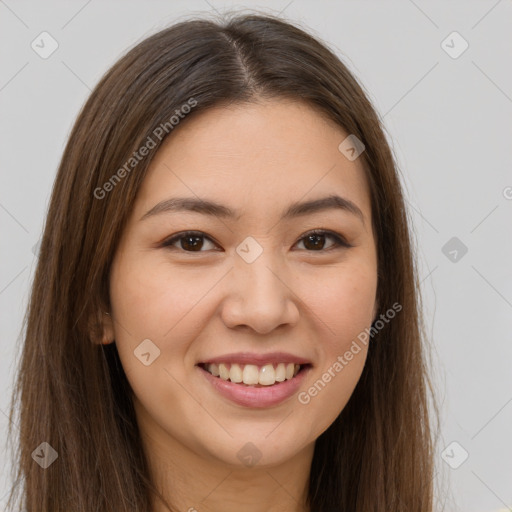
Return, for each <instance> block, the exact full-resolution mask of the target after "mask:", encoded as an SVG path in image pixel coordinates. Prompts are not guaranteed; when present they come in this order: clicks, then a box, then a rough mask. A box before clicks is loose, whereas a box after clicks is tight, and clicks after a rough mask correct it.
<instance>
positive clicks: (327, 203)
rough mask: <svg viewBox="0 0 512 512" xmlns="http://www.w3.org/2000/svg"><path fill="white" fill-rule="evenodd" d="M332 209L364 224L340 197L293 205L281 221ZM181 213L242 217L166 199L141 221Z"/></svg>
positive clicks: (218, 207)
mask: <svg viewBox="0 0 512 512" xmlns="http://www.w3.org/2000/svg"><path fill="white" fill-rule="evenodd" d="M331 209H339V210H343V211H345V212H348V213H351V214H353V215H355V216H356V217H359V219H360V220H361V221H362V223H363V224H364V215H363V212H362V211H361V209H360V208H359V207H358V206H357V205H356V204H355V203H353V202H352V201H350V200H349V199H346V198H344V197H341V196H338V195H330V196H327V197H323V198H320V199H314V200H312V201H306V202H296V203H292V204H291V205H290V206H288V208H287V209H286V210H285V211H284V213H283V214H282V216H281V219H283V220H286V219H292V218H295V217H300V216H303V215H308V214H311V213H317V212H321V211H325V210H331ZM179 211H189V212H197V213H201V214H203V215H212V216H216V217H222V218H226V219H235V220H238V219H239V218H240V217H241V214H240V213H239V212H238V211H236V210H232V209H231V208H228V207H227V206H224V205H222V204H219V203H216V202H215V201H211V200H207V199H198V198H195V197H173V198H169V199H165V200H164V201H161V202H159V203H158V204H156V205H155V206H153V208H151V209H150V210H149V211H147V212H146V213H145V214H144V215H143V216H142V217H141V218H140V220H144V219H147V218H148V217H152V216H154V215H159V214H162V213H170V212H179Z"/></svg>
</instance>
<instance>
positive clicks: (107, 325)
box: [101, 311, 114, 345]
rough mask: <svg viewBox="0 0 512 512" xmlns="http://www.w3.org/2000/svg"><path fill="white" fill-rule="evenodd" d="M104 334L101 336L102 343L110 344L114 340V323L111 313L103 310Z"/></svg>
mask: <svg viewBox="0 0 512 512" xmlns="http://www.w3.org/2000/svg"><path fill="white" fill-rule="evenodd" d="M102 325H103V335H102V338H101V344H102V345H108V344H110V343H112V342H113V341H114V323H113V321H112V318H111V316H110V313H107V312H106V311H104V312H103V318H102Z"/></svg>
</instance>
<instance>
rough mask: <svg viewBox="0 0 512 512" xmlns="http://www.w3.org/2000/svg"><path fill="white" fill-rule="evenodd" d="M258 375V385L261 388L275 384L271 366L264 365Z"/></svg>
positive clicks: (274, 375)
mask: <svg viewBox="0 0 512 512" xmlns="http://www.w3.org/2000/svg"><path fill="white" fill-rule="evenodd" d="M259 373H260V375H259V380H258V383H259V384H261V385H262V386H271V385H272V384H275V383H276V371H275V370H274V367H273V366H272V365H271V364H266V365H265V366H264V367H263V368H262V369H261V370H260V372H259Z"/></svg>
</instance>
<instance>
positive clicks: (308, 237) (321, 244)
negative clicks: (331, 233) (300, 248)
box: [304, 235, 325, 249]
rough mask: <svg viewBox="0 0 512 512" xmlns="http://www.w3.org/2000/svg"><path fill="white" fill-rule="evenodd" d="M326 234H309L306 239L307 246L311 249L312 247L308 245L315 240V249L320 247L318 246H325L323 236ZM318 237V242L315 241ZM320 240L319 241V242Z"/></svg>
mask: <svg viewBox="0 0 512 512" xmlns="http://www.w3.org/2000/svg"><path fill="white" fill-rule="evenodd" d="M324 236H325V235H309V236H307V237H306V241H305V243H304V245H305V247H306V248H308V249H310V248H311V247H308V242H313V247H312V248H313V249H318V248H320V249H321V248H322V246H323V237H324ZM315 239H316V242H314V240H315ZM319 239H322V240H319ZM318 242H319V243H318Z"/></svg>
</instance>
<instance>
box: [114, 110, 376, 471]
mask: <svg viewBox="0 0 512 512" xmlns="http://www.w3.org/2000/svg"><path fill="white" fill-rule="evenodd" d="M175 130H176V131H175V132H174V133H172V134H171V136H170V137H169V138H168V139H167V141H166V143H165V144H164V145H163V146H162V147H161V148H160V149H159V150H158V153H157V154H156V155H155V159H154V160H153V162H152V164H151V166H150V168H149V171H148V174H147V176H146V177H145V179H144V182H143V184H142V187H141V189H140V191H139V194H138V197H137V200H136V202H135V206H134V209H133V212H132V214H131V217H130V219H129V222H128V224H127V227H126V230H125V232H124V234H123V237H122V240H121V243H120V246H119V247H118V250H117V252H116V256H115V258H114V262H113V265H112V271H111V276H110V296H111V304H112V311H111V317H112V318H113V319H114V323H113V331H112V327H110V329H111V334H112V336H113V337H114V339H115V342H116V344H117V348H118V351H119V355H120V358H121V361H122V364H123V367H124V370H125V372H126V375H127V378H128V380H129V382H130V384H131V387H132V389H133V392H134V400H135V408H136V413H137V419H138V422H139V426H140V428H141V431H142V433H143V434H145V435H146V436H147V437H148V438H151V439H152V440H153V441H154V442H155V443H157V445H158V446H159V447H160V448H161V449H162V450H164V451H165V447H166V446H167V447H168V446H171V445H174V446H179V447H180V449H182V450H186V451H187V452H193V453H194V454H195V455H197V456H200V457H202V458H203V459H208V460H210V461H217V462H222V463H226V464H234V465H238V466H241V465H244V464H245V465H251V464H254V463H257V464H259V465H267V464H268V465H273V464H278V463H280V462H283V461H285V460H289V459H291V458H292V457H294V456H296V455H297V454H299V453H300V452H303V451H304V450H310V449H311V447H312V446H313V443H314V441H315V440H316V439H317V437H318V436H319V435H320V434H321V433H322V432H324V431H325V430H326V429H327V428H328V427H329V425H330V424H331V423H332V422H333V421H334V420H335V418H336V417H337V416H338V415H339V413H340V412H341V410H342V409H343V408H344V407H345V405H346V403H347V401H348V400H349V398H350V396H351V394H352V392H353V390H354V388H355V386H356V384H357V382H358V379H359V377H360V375H361V372H362V369H363V366H364V363H365V359H366V354H367V346H366V345H364V344H362V343H361V342H359V341H358V342H357V347H358V348H355V347H356V346H355V345H354V344H353V342H354V340H357V336H358V335H359V334H360V333H362V332H363V331H364V330H365V328H369V326H370V324H371V322H372V320H373V318H374V316H375V314H376V311H377V310H376V303H375V300H376V288H377V259H376V247H375V240H374V237H373V233H372V229H371V225H372V224H371V205H370V197H369V190H368V186H367V183H366V181H365V177H364V173H363V168H362V163H361V161H360V159H359V158H357V159H355V160H353V161H352V160H350V159H348V158H347V157H346V156H345V155H344V154H343V153H342V152H341V151H340V150H339V149H338V146H339V145H340V143H341V142H342V141H343V140H344V139H345V138H346V137H347V136H348V134H347V133H345V132H343V131H342V130H341V129H340V128H339V127H337V126H336V125H335V124H333V123H332V122H330V121H326V120H325V119H324V118H323V117H322V116H321V115H320V114H319V113H317V112H316V111H315V110H312V109H311V108H310V107H308V106H307V105H306V104H303V103H299V102H289V101H277V100H274V101H266V102H263V103H260V104H243V105H237V106H234V107H229V108H215V109H213V110H209V111H207V112H205V113H201V114H199V115H198V116H197V117H195V118H190V119H186V120H185V121H183V122H182V125H181V126H178V127H177V128H175ZM125 179H130V178H129V177H127V178H125ZM334 196H339V197H340V198H342V199H339V200H338V202H337V203H335V202H334V201H333V202H329V203H327V202H326V203H325V204H324V205H323V206H322V203H315V202H316V201H320V200H323V199H325V198H328V197H334ZM184 198H186V199H187V200H186V201H184ZM178 199H179V200H178ZM172 201H174V202H172ZM201 201H204V204H203V206H201V205H198V203H199V202H201ZM344 201H350V203H351V204H353V205H354V206H353V208H352V211H351V209H350V208H348V207H346V206H345V207H343V206H344V204H345V205H346V204H350V203H344ZM206 202H208V204H206ZM210 202H211V203H215V205H217V206H215V207H214V206H211V205H209V203H210ZM315 204H316V206H315ZM336 204H337V205H338V206H336ZM308 205H309V206H308ZM312 230H321V231H327V233H322V232H320V233H319V234H316V235H315V234H311V233H310V232H311V231H312ZM187 231H194V233H193V234H189V235H188V236H186V235H185V232H187ZM337 237H339V240H338V238H337ZM345 242H346V243H347V244H349V245H350V246H345V245H344V243H345ZM208 364H210V366H208ZM294 364H300V365H301V366H300V368H301V369H300V371H299V372H298V373H297V374H296V375H295V377H293V374H294V373H295V370H296V367H295V366H293V365H294ZM208 370H209V371H208ZM219 373H220V374H221V375H220V376H214V374H219ZM228 378H229V380H226V379H228ZM241 379H243V380H242V382H240V380H241ZM283 379H284V380H283ZM231 380H233V381H234V382H232V381H231ZM244 381H245V382H247V383H244ZM255 382H258V385H255V384H254V383H255ZM260 382H261V384H259V383H260ZM273 382H275V384H272V383H273ZM250 383H252V385H250ZM249 443H250V444H249Z"/></svg>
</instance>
